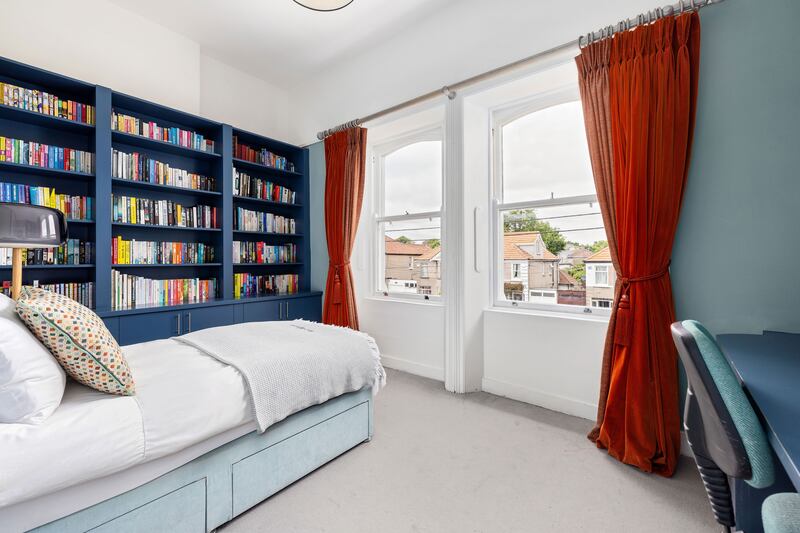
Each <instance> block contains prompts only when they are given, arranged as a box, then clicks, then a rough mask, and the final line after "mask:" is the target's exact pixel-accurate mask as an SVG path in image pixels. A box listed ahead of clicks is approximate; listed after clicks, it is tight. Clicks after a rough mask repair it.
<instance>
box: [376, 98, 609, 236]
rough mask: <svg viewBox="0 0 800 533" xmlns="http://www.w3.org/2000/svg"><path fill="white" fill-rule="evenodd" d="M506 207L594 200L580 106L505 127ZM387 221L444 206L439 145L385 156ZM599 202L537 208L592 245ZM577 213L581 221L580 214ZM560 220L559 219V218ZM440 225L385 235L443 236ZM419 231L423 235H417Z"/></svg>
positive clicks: (408, 225) (407, 225)
mask: <svg viewBox="0 0 800 533" xmlns="http://www.w3.org/2000/svg"><path fill="white" fill-rule="evenodd" d="M502 135H503V154H502V163H503V164H502V166H503V201H504V202H520V201H528V200H545V199H549V198H551V197H554V198H561V197H567V196H579V195H593V194H595V188H594V181H593V178H592V171H591V164H590V161H589V151H588V147H587V145H586V133H585V129H584V124H583V112H582V109H581V104H580V102H578V101H575V102H569V103H566V104H560V105H557V106H553V107H549V108H546V109H543V110H540V111H537V112H535V113H531V114H529V115H525V116H523V117H521V118H519V119H516V120H514V121H513V122H510V123H508V124H506V125H505V126H504V127H503V132H502ZM384 164H385V167H384V169H385V170H384V178H385V198H386V201H385V213H384V214H385V215H400V214H405V213H420V212H425V211H438V210H439V209H441V204H442V145H441V142H440V141H426V142H421V143H415V144H413V145H409V146H406V147H404V148H401V149H399V150H397V151H395V152H393V153H391V154H389V155H388V156H387V157H386V160H385V163H384ZM599 212H600V209H599V206H598V205H597V204H596V203H594V204H583V205H571V206H562V207H548V208H541V209H537V212H536V214H537V216H538V217H539V218H540V219H546V220H547V221H548V222H550V224H551V225H553V226H555V227H557V228H559V229H560V230H562V234H563V235H564V237H565V238H566V239H567V240H568V241H574V242H579V243H584V244H591V243H593V242H595V241H598V240H604V239H605V238H606V237H605V231H604V230H602V229H588V228H602V226H603V223H602V219H601V217H600V215H599ZM575 215H580V216H575ZM555 217H558V218H555ZM439 224H440V221H439V219H434V220H427V219H424V220H419V221H403V222H395V223H393V224H391V225H387V226H386V228H385V229H386V232H387V235H388V236H390V237H393V238H397V237H399V236H400V235H404V236H406V237H408V238H410V239H412V240H423V239H430V238H438V237H439V230H438V227H439ZM414 228H419V229H414Z"/></svg>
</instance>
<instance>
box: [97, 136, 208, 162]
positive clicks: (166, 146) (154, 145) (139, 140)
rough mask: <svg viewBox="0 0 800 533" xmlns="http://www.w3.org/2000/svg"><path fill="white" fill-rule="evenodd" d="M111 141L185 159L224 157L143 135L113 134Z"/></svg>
mask: <svg viewBox="0 0 800 533" xmlns="http://www.w3.org/2000/svg"><path fill="white" fill-rule="evenodd" d="M111 139H112V140H113V141H114V142H118V143H120V144H127V145H129V146H138V147H140V148H150V149H153V150H158V151H159V152H167V153H170V154H175V155H182V156H184V157H191V158H196V159H205V160H214V159H219V158H221V157H222V156H221V155H220V154H218V153H216V152H206V151H205V150H197V149H195V148H187V147H185V146H181V145H179V144H172V143H170V142H167V141H159V140H158V139H151V138H149V137H144V136H142V135H135V134H133V133H125V132H122V131H113V130H112V132H111Z"/></svg>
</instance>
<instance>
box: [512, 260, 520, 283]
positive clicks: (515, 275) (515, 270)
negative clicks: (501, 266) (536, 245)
mask: <svg viewBox="0 0 800 533" xmlns="http://www.w3.org/2000/svg"><path fill="white" fill-rule="evenodd" d="M521 268H522V265H520V264H519V263H512V264H511V279H519V277H520V270H521Z"/></svg>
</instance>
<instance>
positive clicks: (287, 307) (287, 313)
mask: <svg viewBox="0 0 800 533" xmlns="http://www.w3.org/2000/svg"><path fill="white" fill-rule="evenodd" d="M286 320H289V300H286Z"/></svg>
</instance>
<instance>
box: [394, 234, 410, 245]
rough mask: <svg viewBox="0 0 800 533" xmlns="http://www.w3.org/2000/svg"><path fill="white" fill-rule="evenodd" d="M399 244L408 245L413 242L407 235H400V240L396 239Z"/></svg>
mask: <svg viewBox="0 0 800 533" xmlns="http://www.w3.org/2000/svg"><path fill="white" fill-rule="evenodd" d="M395 240H396V241H397V242H402V243H403V244H408V243H410V242H411V239H409V238H408V237H406V236H405V235H400V236H399V237H398V238H396V239H395Z"/></svg>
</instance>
